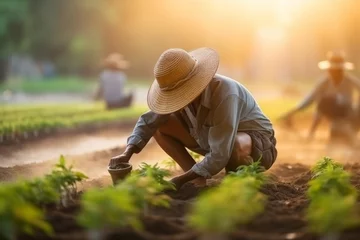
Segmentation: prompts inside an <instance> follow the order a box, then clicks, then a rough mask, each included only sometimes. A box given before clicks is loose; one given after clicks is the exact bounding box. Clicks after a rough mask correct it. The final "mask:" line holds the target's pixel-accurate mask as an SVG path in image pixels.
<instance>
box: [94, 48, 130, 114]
mask: <svg viewBox="0 0 360 240" xmlns="http://www.w3.org/2000/svg"><path fill="white" fill-rule="evenodd" d="M128 65H129V64H128V62H127V61H125V60H124V58H123V56H122V55H120V54H117V53H113V54H111V55H109V56H108V57H107V58H106V59H105V62H104V71H103V72H102V73H101V75H100V82H99V87H98V89H97V93H96V96H95V98H96V99H100V98H103V99H104V100H105V102H106V107H107V109H114V108H124V107H129V106H130V105H131V103H132V99H133V94H132V93H129V94H125V92H124V87H125V83H126V75H125V74H124V72H123V70H125V69H126V68H127V67H128Z"/></svg>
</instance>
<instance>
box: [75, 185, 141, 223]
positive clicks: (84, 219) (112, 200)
mask: <svg viewBox="0 0 360 240" xmlns="http://www.w3.org/2000/svg"><path fill="white" fill-rule="evenodd" d="M138 215H139V208H138V206H136V204H135V201H134V196H133V195H132V193H131V192H128V191H122V189H120V188H113V187H111V188H105V189H91V190H88V191H86V192H85V193H84V195H83V196H82V199H81V212H80V214H79V215H78V217H77V221H78V223H79V224H80V225H81V226H83V227H85V228H88V229H97V230H101V229H105V228H111V227H125V226H132V227H133V228H136V229H140V228H141V223H140V222H139V220H138Z"/></svg>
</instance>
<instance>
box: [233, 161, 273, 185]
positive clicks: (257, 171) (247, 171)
mask: <svg viewBox="0 0 360 240" xmlns="http://www.w3.org/2000/svg"><path fill="white" fill-rule="evenodd" d="M260 164H261V162H260V160H258V161H256V162H253V163H252V164H250V165H241V166H239V167H238V168H237V169H236V172H230V174H229V175H230V176H236V177H254V178H255V179H257V180H259V181H260V182H261V183H263V182H265V180H266V177H265V175H264V174H263V172H264V171H265V168H264V167H263V166H261V165H260Z"/></svg>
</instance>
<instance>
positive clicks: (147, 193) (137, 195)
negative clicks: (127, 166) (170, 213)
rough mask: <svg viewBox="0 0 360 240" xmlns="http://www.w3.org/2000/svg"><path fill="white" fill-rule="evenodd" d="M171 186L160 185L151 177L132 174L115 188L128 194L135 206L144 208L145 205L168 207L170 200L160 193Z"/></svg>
mask: <svg viewBox="0 0 360 240" xmlns="http://www.w3.org/2000/svg"><path fill="white" fill-rule="evenodd" d="M170 186H172V185H169V184H166V185H162V184H159V182H158V181H157V180H156V179H155V178H154V176H153V175H150V174H149V175H139V174H132V175H130V176H129V177H127V178H126V179H125V180H124V181H122V182H120V183H119V184H118V185H117V186H116V188H117V189H119V190H121V191H126V192H129V193H130V194H131V195H132V196H133V198H134V201H135V203H136V206H138V207H141V208H145V207H146V206H147V204H150V205H154V206H162V207H169V206H170V204H169V202H170V198H169V197H168V196H167V195H165V194H163V193H162V191H163V190H166V189H169V187H170Z"/></svg>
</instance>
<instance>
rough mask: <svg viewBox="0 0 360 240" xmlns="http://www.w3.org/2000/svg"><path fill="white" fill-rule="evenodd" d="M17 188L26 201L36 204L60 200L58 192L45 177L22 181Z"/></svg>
mask: <svg viewBox="0 0 360 240" xmlns="http://www.w3.org/2000/svg"><path fill="white" fill-rule="evenodd" d="M19 187H20V189H19V190H18V191H19V192H21V194H22V195H23V197H24V199H25V200H26V201H27V202H30V203H33V204H35V205H36V206H41V205H44V204H50V203H56V202H58V201H59V200H60V193H59V192H58V191H56V189H55V188H54V185H53V184H52V182H51V181H49V179H47V178H37V179H34V180H31V181H24V182H22V186H19Z"/></svg>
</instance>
